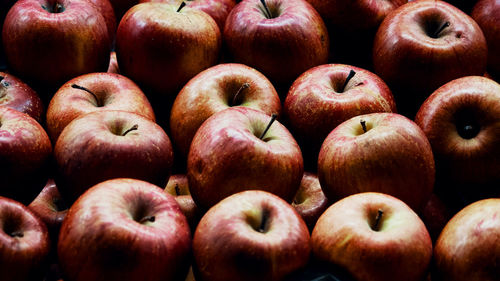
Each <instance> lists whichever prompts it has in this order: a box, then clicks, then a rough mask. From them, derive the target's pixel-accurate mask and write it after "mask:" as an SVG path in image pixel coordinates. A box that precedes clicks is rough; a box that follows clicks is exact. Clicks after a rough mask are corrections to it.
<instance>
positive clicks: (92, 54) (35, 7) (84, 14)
mask: <svg viewBox="0 0 500 281" xmlns="http://www.w3.org/2000/svg"><path fill="white" fill-rule="evenodd" d="M3 43H4V47H5V53H6V55H7V60H8V63H9V66H10V69H11V70H12V72H13V73H15V74H17V76H18V77H20V78H22V79H23V80H25V81H26V82H33V83H35V84H37V85H43V86H44V88H49V89H57V88H58V87H60V86H61V85H62V84H63V83H64V82H66V81H68V80H69V79H71V78H73V77H76V76H78V75H81V74H84V73H89V72H96V71H105V70H106V69H107V67H108V64H109V52H110V40H109V35H108V31H107V26H106V21H105V19H104V17H103V15H102V14H101V13H100V12H99V11H98V9H97V8H96V6H95V5H94V4H92V3H91V2H90V1H88V0H55V1H49V0H20V1H18V2H16V4H14V6H13V7H12V8H11V9H10V11H9V13H8V14H7V17H6V19H5V23H4V27H3Z"/></svg>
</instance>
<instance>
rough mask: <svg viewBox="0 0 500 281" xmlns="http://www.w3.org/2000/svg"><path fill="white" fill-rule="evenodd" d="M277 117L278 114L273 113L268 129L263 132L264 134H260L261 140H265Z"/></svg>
mask: <svg viewBox="0 0 500 281" xmlns="http://www.w3.org/2000/svg"><path fill="white" fill-rule="evenodd" d="M277 117H278V115H277V114H276V113H273V115H271V121H269V123H268V124H267V127H266V129H265V130H264V132H262V134H260V137H259V139H263V138H264V136H265V135H266V133H267V131H269V128H271V125H272V124H273V122H274V120H276V118H277Z"/></svg>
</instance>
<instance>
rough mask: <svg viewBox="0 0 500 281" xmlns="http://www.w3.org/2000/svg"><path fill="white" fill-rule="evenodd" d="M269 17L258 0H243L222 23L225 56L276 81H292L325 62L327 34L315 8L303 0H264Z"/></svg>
mask: <svg viewBox="0 0 500 281" xmlns="http://www.w3.org/2000/svg"><path fill="white" fill-rule="evenodd" d="M266 3H267V6H268V7H269V9H270V10H271V11H279V14H278V15H277V16H276V17H274V18H271V19H268V18H267V17H266V16H265V14H264V12H263V9H264V7H263V5H262V4H261V3H260V1H259V0H245V1H242V2H240V3H239V4H237V5H236V6H235V7H234V8H233V10H232V11H231V12H230V13H229V16H228V17H227V19H226V25H225V26H224V32H223V33H224V41H225V45H226V47H227V54H228V56H227V57H228V58H230V60H231V61H235V62H238V63H243V64H246V65H248V66H251V67H254V68H256V69H257V70H259V71H261V72H262V73H263V74H264V75H265V76H266V77H267V78H269V80H271V82H273V84H274V83H276V84H288V83H290V84H291V83H292V82H293V81H294V80H295V79H296V78H297V77H298V76H299V75H300V74H302V73H303V72H305V71H306V70H308V69H309V68H311V67H313V66H316V65H320V64H325V63H326V62H327V61H328V50H329V44H330V43H329V42H330V40H329V37H328V32H327V29H326V26H325V24H324V22H323V20H322V19H321V17H320V15H319V14H318V12H316V10H315V9H314V8H313V7H312V6H311V5H310V4H309V3H307V2H306V1H305V0H267V1H266Z"/></svg>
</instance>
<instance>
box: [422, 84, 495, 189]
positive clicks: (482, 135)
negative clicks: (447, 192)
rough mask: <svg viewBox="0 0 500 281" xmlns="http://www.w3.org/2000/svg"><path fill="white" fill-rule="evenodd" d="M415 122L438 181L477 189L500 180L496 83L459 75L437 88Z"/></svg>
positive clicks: (485, 187)
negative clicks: (427, 145)
mask: <svg viewBox="0 0 500 281" xmlns="http://www.w3.org/2000/svg"><path fill="white" fill-rule="evenodd" d="M415 122H416V123H417V124H418V125H419V126H420V127H421V128H422V130H423V132H424V133H425V135H426V136H427V138H428V140H429V142H430V144H431V146H432V151H433V153H434V157H435V159H436V175H437V176H438V180H439V181H441V182H445V183H447V185H448V186H453V187H454V192H455V191H456V190H457V188H456V187H457V186H461V187H463V188H465V189H468V190H469V191H470V192H472V193H480V192H482V191H487V189H492V190H493V191H497V192H498V186H499V185H500V173H499V171H500V161H499V160H500V147H499V145H498V144H499V143H500V134H499V133H498V130H499V128H500V127H499V122H500V85H499V84H498V83H496V82H495V81H493V80H491V79H488V78H485V77H480V76H470V77H463V78H459V79H456V80H453V81H451V82H449V83H446V84H445V85H443V86H442V87H440V88H439V89H437V90H436V91H435V92H434V93H433V94H432V95H431V96H430V97H429V98H428V99H427V100H426V101H425V102H424V103H423V104H422V106H421V107H420V110H419V111H418V113H417V116H416V119H415Z"/></svg>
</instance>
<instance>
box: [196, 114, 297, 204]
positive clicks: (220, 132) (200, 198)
mask: <svg viewBox="0 0 500 281" xmlns="http://www.w3.org/2000/svg"><path fill="white" fill-rule="evenodd" d="M275 117H276V116H275V115H274V116H273V117H270V116H269V115H267V114H265V113H263V112H262V111H258V110H255V109H251V108H248V107H231V108H228V109H225V110H223V111H220V112H218V113H216V114H214V115H212V117H210V118H208V119H207V120H206V121H205V122H204V123H203V124H202V125H201V127H200V128H199V129H198V131H197V132H196V134H195V136H194V138H193V142H192V143H191V148H190V150H189V155H188V159H187V176H188V180H189V189H190V191H191V195H192V196H193V199H194V202H195V203H196V205H198V206H199V207H201V208H203V209H208V208H209V207H211V206H213V205H215V204H216V203H217V202H219V201H220V200H222V199H223V198H225V197H227V196H229V195H231V194H234V193H236V192H239V191H243V190H249V189H259V190H265V191H268V192H270V193H273V194H275V195H278V196H279V197H281V198H283V199H285V200H286V201H288V202H291V201H292V200H293V197H294V196H295V194H296V193H297V190H298V188H299V186H300V181H301V179H302V175H303V173H304V166H303V159H302V153H301V151H300V148H299V146H298V144H297V142H296V141H295V139H294V138H293V137H292V135H291V134H290V132H289V131H288V130H287V129H286V128H285V127H284V126H283V125H281V124H280V123H279V122H274V123H273V120H274V118H275Z"/></svg>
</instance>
